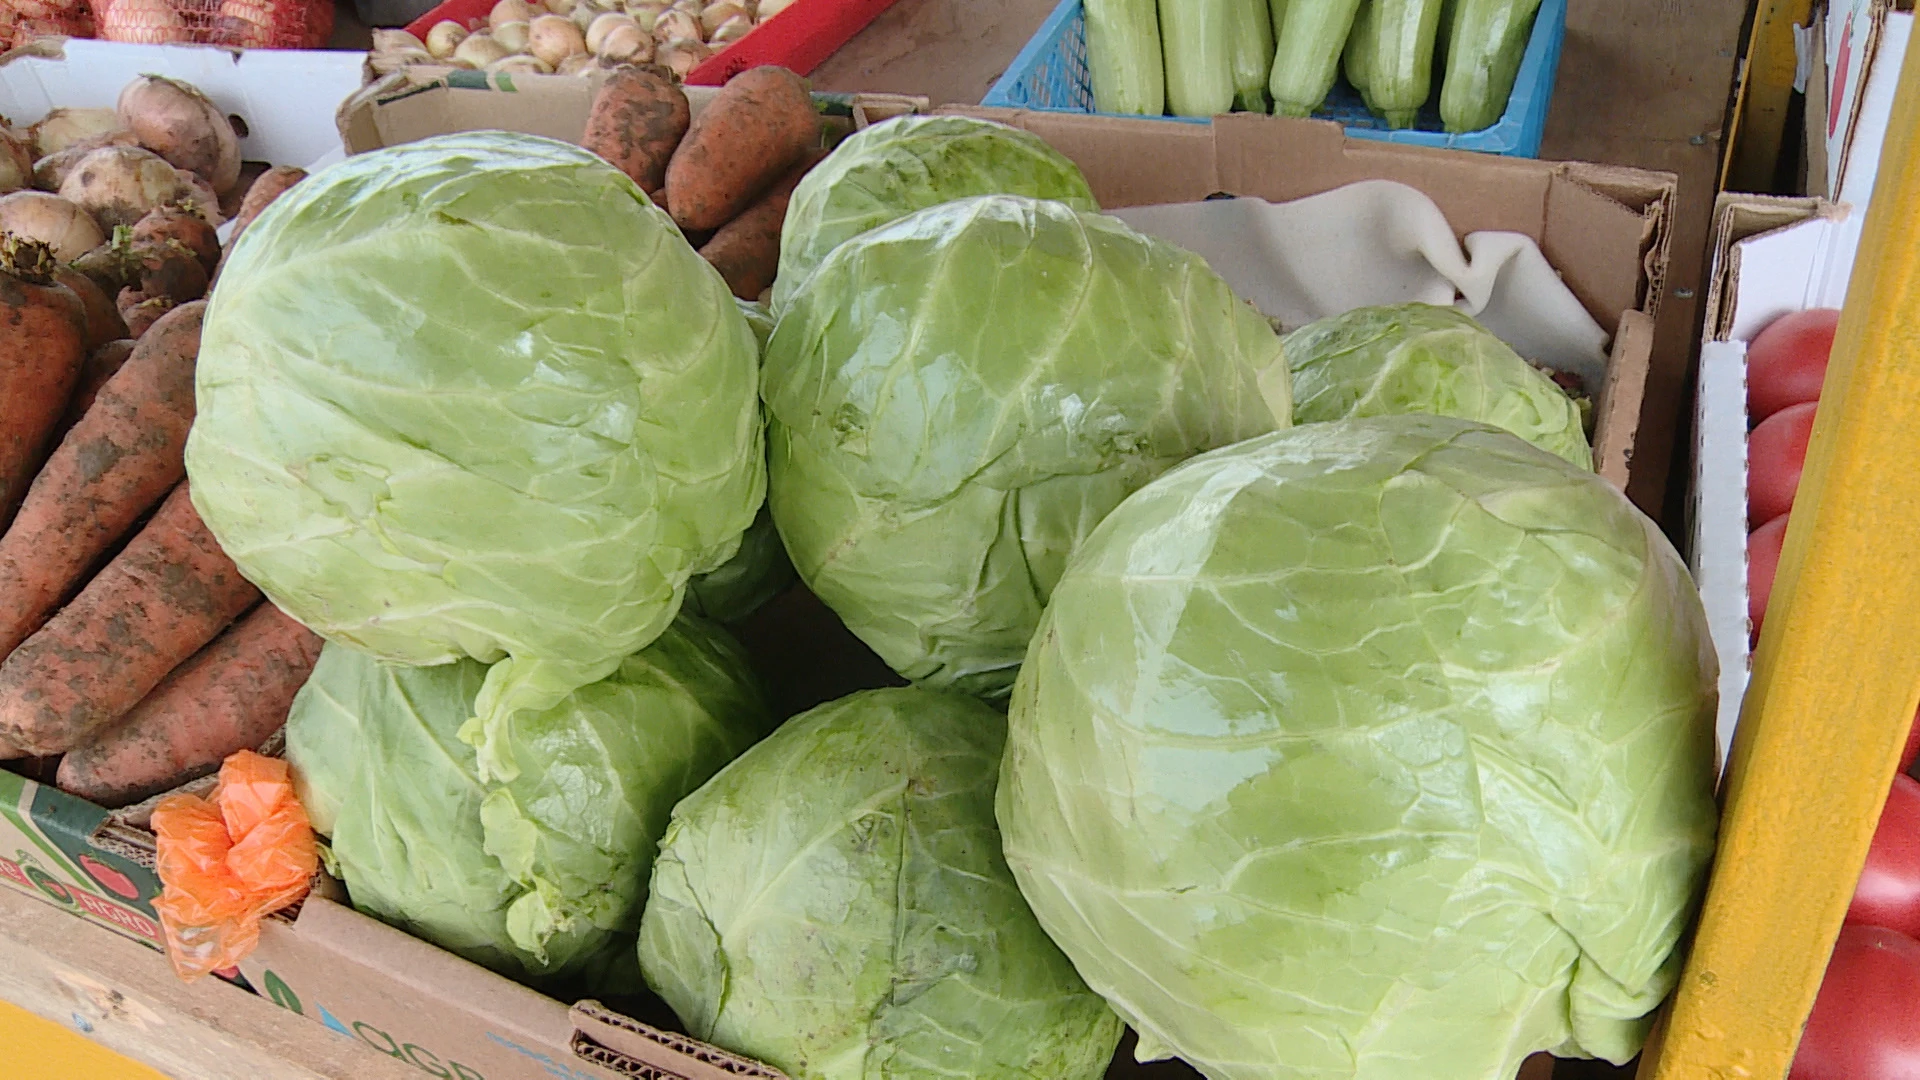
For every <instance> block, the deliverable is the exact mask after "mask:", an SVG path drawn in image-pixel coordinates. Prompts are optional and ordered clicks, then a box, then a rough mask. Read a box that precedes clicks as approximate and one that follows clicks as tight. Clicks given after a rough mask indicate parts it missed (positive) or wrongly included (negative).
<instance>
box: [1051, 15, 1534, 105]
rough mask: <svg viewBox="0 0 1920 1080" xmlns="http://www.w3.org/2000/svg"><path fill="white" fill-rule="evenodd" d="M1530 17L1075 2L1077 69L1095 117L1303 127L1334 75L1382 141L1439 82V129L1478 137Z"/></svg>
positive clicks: (1514, 64)
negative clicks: (1089, 90) (1254, 119)
mask: <svg viewBox="0 0 1920 1080" xmlns="http://www.w3.org/2000/svg"><path fill="white" fill-rule="evenodd" d="M1538 10H1539V0H1451V2H1449V0H1271V2H1270V3H1269V0H1158V3H1156V2H1155V0H1086V20H1087V64H1088V68H1089V69H1090V71H1091V73H1092V77H1093V93H1094V101H1095V107H1096V108H1097V109H1098V110H1099V111H1100V112H1110V113H1123V114H1138V115H1146V116H1159V115H1161V114H1163V113H1169V112H1170V113H1172V114H1173V115H1175V116H1194V117H1206V116H1214V115H1216V114H1219V113H1224V112H1228V111H1230V110H1234V109H1238V110H1242V111H1255V112H1268V111H1271V112H1273V113H1276V114H1278V115H1281V116H1301V117H1304V116H1310V115H1312V114H1313V112H1314V110H1316V109H1318V108H1320V106H1321V105H1322V104H1323V103H1324V102H1325V101H1326V99H1327V94H1328V92H1329V91H1330V90H1332V88H1333V85H1334V81H1335V79H1336V78H1338V77H1339V76H1340V75H1341V74H1342V73H1344V74H1345V76H1346V79H1347V81H1348V82H1349V83H1350V84H1352V86H1353V88H1354V89H1355V90H1357V91H1359V92H1360V96H1361V98H1362V99H1363V100H1365V101H1366V103H1367V106H1368V108H1370V109H1371V110H1372V111H1373V112H1374V113H1375V114H1376V115H1378V116H1380V117H1381V118H1382V119H1383V120H1385V121H1386V123H1387V125H1388V126H1389V127H1391V128H1410V127H1412V126H1414V123H1415V119H1416V117H1417V116H1418V114H1419V113H1420V111H1421V110H1422V109H1423V108H1425V107H1426V106H1427V105H1428V104H1429V103H1430V102H1431V101H1432V99H1433V97H1434V90H1435V83H1436V82H1438V84H1439V86H1438V90H1439V95H1438V96H1439V101H1438V109H1439V114H1440V119H1441V124H1442V126H1443V127H1444V129H1445V130H1447V131H1450V132H1456V133H1460V132H1469V131H1480V130H1483V129H1485V128H1487V127H1490V126H1492V125H1493V124H1494V123H1495V122H1497V121H1498V120H1499V119H1500V116H1501V114H1502V113H1503V112H1505V110H1506V107H1507V98H1508V96H1509V95H1510V94H1511V93H1512V92H1513V84H1514V80H1515V79H1516V78H1517V77H1518V76H1519V73H1520V61H1521V58H1522V56H1523V55H1524V54H1525V52H1526V47H1527V37H1528V35H1529V34H1530V33H1531V31H1532V29H1533V20H1534V16H1535V15H1536V14H1537V13H1538ZM1268 20H1270V22H1269V21H1268ZM1263 71H1264V72H1265V73H1266V77H1264V78H1257V77H1255V76H1257V75H1258V73H1260V72H1263Z"/></svg>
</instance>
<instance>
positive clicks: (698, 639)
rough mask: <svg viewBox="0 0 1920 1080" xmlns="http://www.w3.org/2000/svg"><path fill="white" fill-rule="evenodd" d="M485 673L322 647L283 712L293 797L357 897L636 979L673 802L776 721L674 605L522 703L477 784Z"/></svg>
mask: <svg viewBox="0 0 1920 1080" xmlns="http://www.w3.org/2000/svg"><path fill="white" fill-rule="evenodd" d="M485 676H486V668H485V667H484V666H483V665H481V664H479V663H476V662H474V661H472V660H461V661H456V662H454V663H451V664H442V665H439V666H437V667H425V668H415V667H401V666H394V665H386V664H382V663H380V662H379V661H377V660H375V659H374V658H372V657H370V656H368V655H366V654H365V653H361V652H359V651H358V650H355V649H351V648H346V647H342V646H339V645H334V644H328V645H327V646H326V648H325V649H324V650H322V652H321V654H320V662H319V664H318V665H317V666H316V667H315V668H314V672H313V677H312V678H311V679H310V680H309V681H308V682H307V684H306V686H305V687H304V688H303V689H302V690H301V691H300V694H299V696H298V697H297V698H296V699H295V700H294V705H293V709H292V713H291V715H290V716H289V717H288V719H287V757H288V759H289V760H290V761H291V762H292V763H293V766H294V770H295V776H296V780H297V783H298V784H299V787H300V794H301V800H302V802H303V803H305V805H306V806H307V808H308V812H309V813H310V814H311V815H312V817H313V820H314V827H315V829H316V830H317V831H319V832H321V833H323V834H326V835H328V836H330V837H331V838H332V840H331V847H332V855H333V861H334V863H335V865H336V866H337V867H338V870H339V873H340V876H341V879H342V880H343V881H345V882H346V885H347V891H348V893H349V894H350V895H351V896H352V899H353V903H354V906H356V907H358V908H359V909H360V910H362V911H365V912H367V913H369V914H371V915H374V916H376V917H377V918H380V919H382V920H384V921H386V922H389V923H392V924H393V925H395V926H398V927H400V928H402V929H404V930H406V931H408V932H410V933H412V934H415V935H417V936H419V937H422V938H425V939H426V940H428V941H431V942H433V943H435V944H437V945H439V946H441V947H442V948H445V949H448V950H450V951H452V952H455V953H458V954H460V955H461V956H464V957H466V958H468V959H470V960H473V961H474V962H476V963H479V964H483V965H485V966H487V967H489V968H492V969H494V970H495V971H498V972H500V973H501V974H504V975H507V976H508V977H510V978H515V979H519V980H521V981H523V982H527V983H530V984H532V985H535V986H539V987H541V988H543V989H550V990H554V991H555V992H571V993H589V994H591V993H607V994H614V993H631V992H634V991H635V990H637V989H638V987H639V986H640V981H639V971H638V968H637V965H636V964H635V963H634V962H633V941H634V934H635V933H636V932H637V931H638V929H639V925H640V909H641V906H642V904H643V903H644V901H645V899H646V891H647V889H646V885H647V875H648V872H649V870H650V868H651V866H652V864H653V857H654V852H655V845H656V844H657V843H658V841H659V839H660V835H661V834H662V833H663V832H665V831H666V828H667V820H668V815H669V813H670V812H671V810H672V808H673V804H674V803H676V802H678V801H679V800H680V799H681V798H682V797H684V796H685V795H687V794H688V793H689V792H691V791H693V790H694V789H695V788H697V787H699V786H700V785H701V784H702V783H704V782H705V781H706V780H707V778H708V777H710V776H712V775H713V774H714V773H716V772H718V771H719V770H720V768H721V767H722V766H724V765H725V764H726V763H727V762H729V761H731V760H733V758H734V757H736V756H737V755H739V754H740V753H741V752H742V751H744V750H746V749H747V747H749V746H751V745H752V744H753V743H754V741H755V740H756V739H758V738H760V737H761V736H762V735H764V734H766V732H767V731H769V730H770V729H771V728H772V726H773V723H772V718H771V717H770V716H769V714H768V712H767V708H766V705H765V703H764V702H763V700H762V698H761V695H760V692H759V689H758V687H757V684H756V683H755V682H754V680H753V677H752V675H751V673H750V672H749V670H748V668H747V664H746V660H745V658H744V657H743V656H742V654H741V653H740V650H739V647H738V646H737V645H735V644H734V643H733V642H732V641H731V640H730V639H728V638H727V637H726V635H725V634H724V633H722V632H721V631H720V630H718V629H716V628H714V627H712V626H709V625H707V624H705V623H702V622H700V621H699V620H696V619H693V618H691V617H682V618H681V619H679V620H678V621H676V622H675V623H674V624H673V625H672V626H670V627H669V628H668V629H667V631H666V632H665V633H663V634H662V635H660V637H659V638H658V639H656V640H655V641H654V643H653V644H652V645H650V646H648V647H647V648H646V649H645V650H644V651H642V652H641V653H639V654H638V655H636V656H631V657H628V658H627V659H626V660H624V661H622V662H621V664H620V666H619V667H618V668H617V669H616V670H615V671H614V673H613V674H612V675H610V676H608V677H607V678H605V679H603V680H601V681H600V682H597V683H594V684H592V685H591V686H586V687H582V688H580V689H578V690H576V691H574V692H573V693H572V694H571V695H569V696H568V697H567V698H566V699H565V700H563V701H562V702H561V703H560V704H558V705H555V706H554V707H552V708H549V709H546V710H543V711H538V712H523V713H520V714H519V715H517V716H516V717H515V718H514V719H513V721H512V722H511V723H510V724H509V734H508V736H507V741H508V742H509V743H510V744H511V749H512V753H513V754H514V756H515V757H516V758H517V759H518V760H519V762H520V763H521V765H522V768H521V770H520V773H519V775H518V776H517V777H516V778H515V779H514V780H513V781H511V782H508V783H489V782H487V781H485V780H483V779H482V778H481V776H480V772H479V767H478V762H477V761H476V759H475V754H474V750H473V748H472V747H471V746H468V745H467V744H466V743H464V742H462V741H461V740H460V738H459V737H458V731H459V729H460V726H461V725H462V724H463V723H464V722H465V721H466V719H467V716H468V715H469V713H470V712H471V710H472V708H473V702H474V698H475V697H476V696H477V695H478V694H479V692H480V687H481V684H482V681H483V680H484V679H485Z"/></svg>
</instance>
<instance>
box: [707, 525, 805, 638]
mask: <svg viewBox="0 0 1920 1080" xmlns="http://www.w3.org/2000/svg"><path fill="white" fill-rule="evenodd" d="M793 582H794V573H793V562H792V561H791V560H789V559H788V558H787V549H786V548H785V547H784V546H782V545H781V543H780V533H779V530H777V529H775V528H774V527H773V516H772V514H770V513H768V511H767V509H766V507H765V506H762V507H761V508H760V516H759V517H757V518H754V519H753V525H752V527H750V528H748V529H747V531H746V533H745V534H744V535H742V536H741V537H740V550H739V551H736V552H734V554H733V558H731V559H728V560H727V561H726V563H725V564H724V565H722V566H721V567H720V568H719V569H717V570H713V571H710V572H708V573H705V574H701V575H700V576H699V577H697V578H694V579H693V580H692V581H689V582H687V601H686V606H685V607H684V608H683V609H682V610H685V611H690V612H692V613H693V614H695V615H702V616H705V617H706V618H709V619H712V620H714V621H715V622H722V623H733V622H739V621H740V620H741V619H744V618H746V617H747V616H749V615H751V614H753V613H754V612H755V611H758V610H759V609H760V606H761V605H762V604H765V603H766V602H767V601H769V600H771V599H773V598H774V597H776V596H778V595H780V594H781V593H783V592H785V591H786V590H787V587H788V586H790V585H792V584H793Z"/></svg>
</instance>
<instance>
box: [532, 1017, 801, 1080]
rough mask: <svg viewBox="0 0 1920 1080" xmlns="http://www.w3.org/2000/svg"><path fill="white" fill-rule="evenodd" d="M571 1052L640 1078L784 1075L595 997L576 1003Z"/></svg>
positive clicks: (717, 1079) (766, 1079) (782, 1078)
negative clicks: (627, 1013)
mask: <svg viewBox="0 0 1920 1080" xmlns="http://www.w3.org/2000/svg"><path fill="white" fill-rule="evenodd" d="M570 1015H571V1016H572V1018H573V1026H574V1037H573V1052H574V1053H576V1054H578V1055H580V1056H581V1057H583V1058H585V1059H587V1060H588V1061H591V1062H593V1063H594V1064H596V1065H599V1066H601V1067H602V1068H606V1069H612V1070H613V1071H615V1072H618V1073H621V1074H624V1075H626V1076H634V1077H641V1078H644V1080H738V1078H739V1077H743V1076H744V1077H756V1078H758V1080H787V1075H786V1074H785V1073H783V1072H781V1071H779V1070H778V1069H775V1068H773V1067H772V1066H768V1065H762V1064H760V1063H759V1062H757V1061H751V1060H749V1059H747V1058H743V1057H740V1056H738V1055H736V1054H729V1053H727V1052H726V1051H724V1050H719V1049H716V1048H714V1047H711V1046H707V1045H706V1044H704V1043H699V1042H695V1041H694V1040H692V1039H689V1038H687V1037H686V1036H684V1035H675V1034H673V1033H672V1032H668V1031H661V1030H660V1029H658V1028H654V1027H648V1026H647V1025H646V1024H643V1023H641V1022H640V1021H638V1020H635V1019H632V1018H631V1017H627V1016H622V1015H620V1014H619V1013H617V1012H614V1011H613V1010H612V1009H609V1008H607V1007H606V1006H604V1005H602V1004H600V1003H599V1002H597V1001H582V1002H580V1003H578V1004H576V1005H575V1006H574V1007H573V1009H572V1011H571V1013H570Z"/></svg>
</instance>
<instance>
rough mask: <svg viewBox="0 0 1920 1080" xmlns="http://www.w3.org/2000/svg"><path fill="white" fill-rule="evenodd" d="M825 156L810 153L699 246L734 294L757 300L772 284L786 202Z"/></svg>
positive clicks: (785, 216)
mask: <svg viewBox="0 0 1920 1080" xmlns="http://www.w3.org/2000/svg"><path fill="white" fill-rule="evenodd" d="M824 156H826V155H825V152H824V151H820V150H815V151H811V152H809V153H808V154H807V156H806V157H804V158H802V159H801V160H800V164H798V165H796V166H794V167H793V169H792V170H791V171H790V172H788V173H787V175H786V177H785V178H784V179H782V180H781V181H780V182H779V183H777V184H775V185H774V186H773V187H772V189H770V190H769V191H768V192H767V193H766V194H765V195H762V196H760V199H759V201H758V202H755V203H754V204H753V205H752V206H749V207H748V208H747V211H746V213H744V214H741V215H740V216H739V217H737V218H734V219H733V220H732V221H729V222H727V223H726V224H725V225H722V226H721V227H720V231H719V232H717V233H714V234H713V239H712V240H709V241H707V243H706V246H704V247H702V248H701V249H700V255H701V257H702V258H704V259H706V260H707V261H708V262H709V263H712V264H713V268H714V269H716V270H718V271H720V276H721V277H722V278H725V279H726V282H727V288H729V289H732V290H733V295H735V296H737V297H739V298H740V299H742V300H758V299H759V298H760V294H761V293H763V292H766V291H767V290H768V289H770V288H772V287H773V276H774V272H775V271H777V270H778V269H779V268H780V228H781V226H783V225H785V224H786V222H787V203H788V202H789V201H791V200H792V199H793V189H794V188H796V187H798V186H799V184H800V180H801V178H802V177H804V176H806V175H807V170H808V169H811V168H813V166H814V165H815V164H816V163H817V162H818V161H819V160H820V158H822V157H824Z"/></svg>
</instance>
